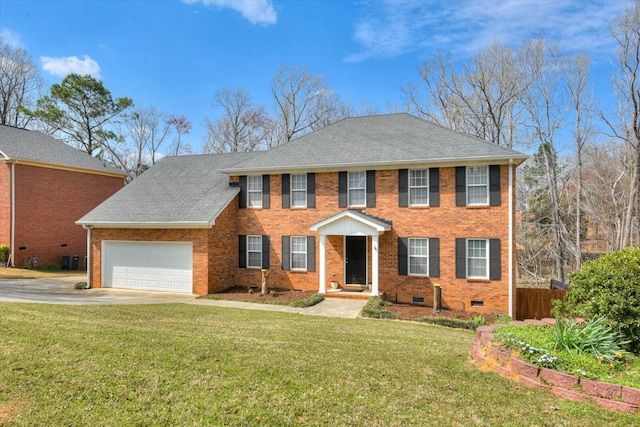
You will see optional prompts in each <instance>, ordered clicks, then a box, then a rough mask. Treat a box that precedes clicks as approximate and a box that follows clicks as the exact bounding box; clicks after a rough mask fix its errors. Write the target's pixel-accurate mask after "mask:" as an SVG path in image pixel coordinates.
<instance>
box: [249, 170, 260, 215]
mask: <svg viewBox="0 0 640 427" xmlns="http://www.w3.org/2000/svg"><path fill="white" fill-rule="evenodd" d="M247 207H249V208H261V207H262V175H255V176H248V177H247Z"/></svg>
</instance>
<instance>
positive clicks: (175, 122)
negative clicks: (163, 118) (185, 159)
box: [167, 115, 192, 156]
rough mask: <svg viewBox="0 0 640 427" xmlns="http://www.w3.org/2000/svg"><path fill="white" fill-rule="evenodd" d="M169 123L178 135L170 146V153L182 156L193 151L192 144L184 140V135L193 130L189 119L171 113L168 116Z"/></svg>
mask: <svg viewBox="0 0 640 427" xmlns="http://www.w3.org/2000/svg"><path fill="white" fill-rule="evenodd" d="M167 123H168V124H169V125H171V126H173V127H174V128H175V129H176V133H177V134H178V137H177V138H176V139H175V140H174V141H173V144H171V147H170V148H169V153H168V154H169V155H171V156H180V155H183V154H189V153H191V145H189V144H185V143H184V142H183V141H182V135H187V134H188V133H189V132H191V126H192V125H191V122H190V121H189V120H187V118H186V117H185V116H174V115H171V116H169V117H168V118H167Z"/></svg>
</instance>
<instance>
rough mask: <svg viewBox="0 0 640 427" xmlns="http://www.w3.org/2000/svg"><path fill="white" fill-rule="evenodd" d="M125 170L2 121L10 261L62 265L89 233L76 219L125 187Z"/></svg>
mask: <svg viewBox="0 0 640 427" xmlns="http://www.w3.org/2000/svg"><path fill="white" fill-rule="evenodd" d="M125 176H126V174H125V173H123V172H122V171H120V170H118V169H116V168H113V167H110V166H105V165H104V164H103V162H102V161H101V160H99V159H96V158H94V157H91V156H89V155H88V154H87V153H85V152H82V151H80V150H76V149H75V148H73V147H70V146H68V145H67V144H65V143H63V142H61V141H58V140H56V139H54V138H51V137H49V136H47V135H44V134H43V133H40V132H36V131H30V130H26V129H19V128H14V127H11V126H3V125H0V244H4V245H7V246H9V250H10V255H9V257H10V258H9V264H10V265H12V266H15V267H27V266H29V264H30V260H32V259H36V258H37V261H38V263H39V264H40V265H42V264H58V265H60V264H61V263H62V259H63V256H65V255H78V257H79V267H80V268H84V258H85V256H86V253H87V240H86V232H85V230H83V229H82V227H80V226H78V225H77V224H75V221H76V220H77V219H78V218H79V217H81V216H83V215H85V214H86V213H87V212H89V211H90V210H91V209H93V208H95V207H96V206H98V205H99V204H100V203H102V202H103V201H105V200H106V199H107V198H108V197H109V196H111V195H112V194H114V193H115V192H116V191H118V190H120V189H121V188H122V187H123V186H124V177H125Z"/></svg>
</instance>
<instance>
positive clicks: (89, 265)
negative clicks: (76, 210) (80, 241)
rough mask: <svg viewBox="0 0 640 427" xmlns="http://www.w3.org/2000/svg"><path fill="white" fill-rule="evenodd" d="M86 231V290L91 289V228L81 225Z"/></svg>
mask: <svg viewBox="0 0 640 427" xmlns="http://www.w3.org/2000/svg"><path fill="white" fill-rule="evenodd" d="M82 228H84V229H85V230H87V289H89V288H91V228H92V227H91V226H90V225H83V226H82Z"/></svg>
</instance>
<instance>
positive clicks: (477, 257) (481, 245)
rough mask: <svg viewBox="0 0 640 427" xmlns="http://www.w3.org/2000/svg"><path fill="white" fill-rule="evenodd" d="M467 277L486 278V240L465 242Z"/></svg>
mask: <svg viewBox="0 0 640 427" xmlns="http://www.w3.org/2000/svg"><path fill="white" fill-rule="evenodd" d="M467 276H468V277H483V278H485V277H487V241H486V240H479V239H475V240H472V239H470V240H467Z"/></svg>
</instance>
